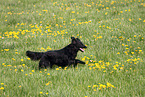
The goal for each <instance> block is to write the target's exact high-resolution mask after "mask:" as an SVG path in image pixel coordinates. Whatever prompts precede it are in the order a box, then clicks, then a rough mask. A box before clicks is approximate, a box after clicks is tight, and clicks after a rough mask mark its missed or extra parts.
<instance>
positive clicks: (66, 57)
mask: <svg viewBox="0 0 145 97" xmlns="http://www.w3.org/2000/svg"><path fill="white" fill-rule="evenodd" d="M71 39H72V42H71V43H70V44H69V45H67V46H66V47H64V48H63V49H60V50H52V51H47V52H31V51H27V52H26V55H27V56H28V57H29V58H30V59H31V60H39V59H40V62H39V69H40V68H42V67H45V68H46V67H48V66H49V67H50V68H52V66H53V65H57V66H61V67H62V68H64V67H66V66H70V65H71V64H73V66H74V67H75V66H76V65H77V63H81V64H85V62H83V61H80V60H79V59H75V58H76V56H77V52H78V51H79V50H80V51H82V52H83V51H84V50H83V49H82V48H87V47H86V46H85V45H84V44H83V43H82V42H81V41H80V40H79V39H78V38H74V37H71Z"/></svg>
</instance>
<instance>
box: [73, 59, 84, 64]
mask: <svg viewBox="0 0 145 97" xmlns="http://www.w3.org/2000/svg"><path fill="white" fill-rule="evenodd" d="M75 63H76V64H77V63H80V64H85V62H83V61H81V60H79V59H75Z"/></svg>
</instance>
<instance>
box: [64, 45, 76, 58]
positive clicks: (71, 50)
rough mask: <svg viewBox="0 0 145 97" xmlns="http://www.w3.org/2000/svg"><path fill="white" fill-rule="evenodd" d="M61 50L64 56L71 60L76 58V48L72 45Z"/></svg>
mask: <svg viewBox="0 0 145 97" xmlns="http://www.w3.org/2000/svg"><path fill="white" fill-rule="evenodd" d="M63 49H65V54H67V55H71V57H72V58H71V59H75V57H76V56H77V52H78V50H79V49H78V48H77V47H76V46H75V45H73V44H69V45H68V46H66V47H64V48H63Z"/></svg>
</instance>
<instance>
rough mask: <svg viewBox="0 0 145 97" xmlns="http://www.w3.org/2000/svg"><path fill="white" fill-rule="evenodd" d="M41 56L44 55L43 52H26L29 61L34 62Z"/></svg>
mask: <svg viewBox="0 0 145 97" xmlns="http://www.w3.org/2000/svg"><path fill="white" fill-rule="evenodd" d="M43 54H44V52H31V51H26V56H28V57H29V58H30V59H31V60H34V61H35V60H39V59H41V57H42V55H43Z"/></svg>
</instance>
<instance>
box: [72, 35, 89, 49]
mask: <svg viewBox="0 0 145 97" xmlns="http://www.w3.org/2000/svg"><path fill="white" fill-rule="evenodd" d="M71 39H72V44H73V45H75V46H76V47H77V48H78V49H79V50H80V51H81V52H84V50H83V48H87V46H85V45H84V44H83V43H82V42H81V41H80V39H78V38H75V37H71Z"/></svg>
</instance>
